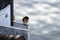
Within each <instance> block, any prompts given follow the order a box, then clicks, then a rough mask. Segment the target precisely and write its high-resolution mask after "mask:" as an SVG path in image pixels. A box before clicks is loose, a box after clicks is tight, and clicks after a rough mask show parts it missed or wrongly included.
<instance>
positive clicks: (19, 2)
mask: <svg viewBox="0 0 60 40" xmlns="http://www.w3.org/2000/svg"><path fill="white" fill-rule="evenodd" d="M14 15H15V21H14V22H17V23H21V19H22V18H23V17H24V16H28V17H29V18H30V20H29V23H28V25H29V40H60V18H59V17H60V0H14Z"/></svg>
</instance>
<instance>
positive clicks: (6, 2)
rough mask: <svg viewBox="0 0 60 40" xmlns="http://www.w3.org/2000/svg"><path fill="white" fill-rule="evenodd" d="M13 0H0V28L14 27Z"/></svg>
mask: <svg viewBox="0 0 60 40" xmlns="http://www.w3.org/2000/svg"><path fill="white" fill-rule="evenodd" d="M12 6H13V5H12V0H0V26H7V27H10V26H11V25H12V16H13V11H11V10H12V9H13V8H12Z"/></svg>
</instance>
